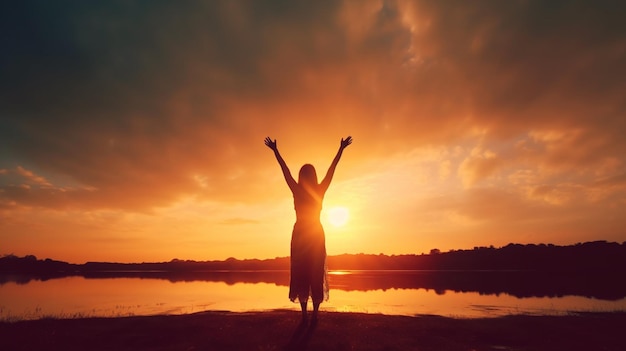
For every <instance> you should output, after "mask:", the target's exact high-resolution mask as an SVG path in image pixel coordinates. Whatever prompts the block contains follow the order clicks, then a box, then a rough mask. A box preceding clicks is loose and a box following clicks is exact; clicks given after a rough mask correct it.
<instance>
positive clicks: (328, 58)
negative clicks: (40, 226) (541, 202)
mask: <svg viewBox="0 0 626 351" xmlns="http://www.w3.org/2000/svg"><path fill="white" fill-rule="evenodd" d="M612 5H614V4H612ZM618 6H619V5H618ZM33 8H37V9H38V10H37V11H35V10H33ZM618 12H619V11H616V10H615V9H613V8H612V6H608V5H606V4H605V3H604V2H594V3H580V2H576V3H572V2H551V3H550V4H546V3H544V2H536V1H530V2H504V3H502V2H488V1H486V2H478V3H465V2H458V3H448V2H445V3H441V2H428V1H425V2H413V1H411V2H407V1H397V2H395V1H369V2H352V1H346V2H325V1H316V2H304V1H294V2H273V3H265V4H257V3H254V2H252V3H251V2H238V1H227V2H208V3H207V2H186V3H184V4H176V5H174V4H169V3H157V4H150V6H147V5H146V4H142V3H128V2H124V1H121V2H104V3H101V4H97V5H94V6H84V5H80V4H63V5H51V4H48V3H47V2H39V3H38V5H37V6H36V7H32V6H29V5H26V4H14V5H12V6H11V7H10V8H8V9H7V11H4V15H3V18H2V19H3V23H5V26H6V28H7V29H8V31H9V32H10V33H12V35H11V36H10V38H9V39H7V40H8V41H7V42H6V43H5V47H6V52H11V54H10V55H3V56H2V58H1V59H0V67H2V68H0V69H1V73H2V75H3V77H4V78H3V80H2V82H1V83H0V105H1V106H2V108H1V110H0V123H1V125H2V127H3V128H2V129H3V130H4V132H0V133H3V136H4V134H6V135H7V137H6V138H2V141H0V143H1V145H2V148H3V149H4V150H6V151H4V152H3V154H1V155H0V156H1V158H0V167H2V169H11V170H13V169H18V168H17V167H23V168H22V169H23V170H24V171H23V172H22V173H23V174H22V177H24V178H26V179H29V181H28V182H27V183H28V184H29V185H31V188H30V189H22V188H18V187H16V186H11V185H3V188H2V189H3V191H2V192H1V194H0V198H2V199H3V201H4V202H11V201H12V202H16V203H19V204H24V205H29V206H43V207H53V208H54V207H58V206H61V207H63V206H65V207H76V208H80V207H89V208H126V209H133V210H145V209H147V208H151V207H155V206H167V205H168V204H171V203H174V202H176V201H178V200H179V199H181V198H184V197H186V196H196V197H197V198H198V199H212V200H216V201H234V202H237V201H253V200H250V199H254V198H261V197H265V196H267V197H271V196H275V195H272V194H274V193H275V188H274V187H272V186H267V184H270V183H272V182H274V181H275V180H276V175H275V174H274V171H275V165H274V164H273V162H274V161H273V160H272V157H271V155H270V154H268V153H267V150H266V149H265V148H264V146H263V145H262V143H261V141H262V139H263V137H264V136H266V135H268V134H269V135H272V136H273V137H276V138H278V139H279V145H283V146H284V150H285V152H284V153H285V156H288V157H289V160H290V161H292V162H296V164H297V162H299V161H300V160H303V161H304V160H309V159H313V160H315V161H317V160H321V161H323V162H328V161H330V158H331V157H332V154H333V152H334V151H335V148H336V145H335V144H336V142H337V141H338V140H337V139H339V138H340V137H341V136H345V135H346V134H348V133H351V134H353V135H354V136H355V140H356V141H357V142H361V143H360V144H356V143H355V146H354V150H351V152H353V157H354V160H353V161H350V162H353V165H355V166H358V165H359V164H365V163H367V162H371V160H372V159H374V160H381V159H384V158H386V157H389V155H392V154H398V153H400V154H401V153H409V152H411V150H414V149H415V148H419V147H428V146H430V145H435V146H442V145H443V146H446V147H447V146H450V147H456V146H459V145H461V146H463V147H466V148H467V149H469V150H472V149H474V148H478V149H476V150H477V151H476V152H475V153H474V152H472V153H471V154H470V155H466V158H465V161H463V162H462V163H460V164H458V163H455V165H456V166H457V167H458V168H457V169H458V172H459V176H460V177H461V178H462V180H463V182H464V184H465V185H466V187H468V188H470V187H473V186H480V185H481V184H482V183H481V180H485V179H488V178H489V177H503V179H506V177H508V176H509V175H511V174H514V173H516V172H518V171H520V170H524V169H526V170H531V171H532V172H533V174H535V175H536V177H537V179H536V182H537V183H533V184H532V186H534V187H535V191H534V194H537V196H538V194H544V195H546V194H548V193H550V192H548V191H547V190H546V189H556V188H558V185H557V183H558V182H559V181H558V180H557V179H556V178H558V177H559V176H563V175H566V174H571V173H572V170H579V171H580V175H578V176H577V177H578V178H577V179H570V180H569V181H570V182H573V184H577V185H576V186H581V184H590V183H593V182H597V181H598V180H600V179H606V178H609V177H614V176H616V175H618V174H623V173H624V172H625V168H624V167H626V166H625V165H624V158H623V155H624V154H626V142H625V141H624V138H623V134H624V131H625V130H626V124H625V123H626V122H624V118H623V116H624V114H625V112H626V110H625V108H626V106H625V105H624V104H623V96H624V93H625V90H624V89H625V85H624V81H623V79H621V77H623V76H624V74H625V73H626V72H625V65H624V63H623V62H626V60H625V58H626V57H625V56H626V51H625V50H626V49H625V48H626V41H625V39H624V36H623V33H624V32H625V31H624V29H625V27H624V23H623V21H622V20H621V18H620V17H619V16H617V15H616V14H617V13H618ZM25 43H29V44H28V45H26V44H25ZM311 144H314V145H311ZM357 145H358V147H357ZM326 159H328V161H325V160H326ZM451 162H452V161H451ZM31 164H33V165H36V167H37V170H38V171H37V172H36V174H35V173H32V174H30V175H27V174H26V172H27V171H26V169H27V168H29V167H27V166H25V165H31ZM296 164H294V167H295V166H296ZM450 167H452V166H451V165H447V164H446V163H443V164H442V166H441V169H440V172H441V174H442V176H445V175H446V174H448V172H450ZM451 169H454V167H452V168H451ZM36 177H39V178H36ZM59 179H63V180H62V181H61V180H59ZM44 182H47V183H46V184H45V185H46V186H43V185H44ZM16 184H17V183H16ZM542 184H544V185H542ZM595 184H596V187H598V186H600V185H597V184H600V183H595ZM529 186H531V185H529ZM542 186H545V188H540V187H542ZM61 188H63V189H66V191H59V189H61ZM55 189H56V190H55ZM537 189H544V190H537ZM542 191H543V192H542ZM529 193H533V192H532V191H531V192H529ZM552 194H554V190H553V191H552Z"/></svg>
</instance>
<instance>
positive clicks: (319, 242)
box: [265, 136, 352, 323]
mask: <svg viewBox="0 0 626 351" xmlns="http://www.w3.org/2000/svg"><path fill="white" fill-rule="evenodd" d="M350 144H352V137H351V136H349V137H347V138H346V139H345V140H344V139H341V144H340V146H339V151H337V155H336V156H335V158H334V159H333V162H332V163H331V165H330V167H329V168H328V172H326V176H325V177H324V179H323V180H322V182H321V183H319V184H318V183H317V174H316V173H315V168H314V167H313V166H312V165H310V164H305V165H304V166H302V168H300V174H299V175H298V182H297V183H296V181H295V180H294V179H293V177H292V176H291V172H290V171H289V168H288V167H287V164H286V163H285V160H283V158H282V157H281V156H280V153H279V152H278V146H277V145H276V140H274V141H272V139H270V138H269V137H267V138H265V145H267V147H269V148H270V149H272V150H273V151H274V155H275V156H276V159H277V160H278V164H279V165H280V168H281V170H282V171H283V175H284V176H285V180H286V181H287V185H288V186H289V189H290V190H291V193H292V194H293V202H294V207H295V210H296V224H295V225H294V226H293V233H292V234H291V282H290V284H289V299H290V300H291V301H295V300H296V299H297V300H298V301H299V302H300V307H301V308H302V322H303V323H306V322H307V318H308V317H307V302H308V300H309V296H310V297H311V299H312V300H313V317H312V323H316V322H317V312H318V310H319V307H320V303H321V302H322V300H325V299H328V284H327V283H326V244H325V239H324V228H322V224H321V223H320V212H321V211H322V200H323V199H324V194H326V190H327V189H328V186H329V185H330V181H331V180H332V179H333V174H334V173H335V168H337V163H339V159H340V158H341V154H342V153H343V149H345V148H346V147H348V145H350Z"/></svg>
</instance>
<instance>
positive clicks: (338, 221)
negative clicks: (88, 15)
mask: <svg viewBox="0 0 626 351" xmlns="http://www.w3.org/2000/svg"><path fill="white" fill-rule="evenodd" d="M326 217H327V219H328V222H330V224H332V225H333V226H335V227H342V226H343V225H345V224H346V223H347V222H348V219H349V217H350V212H349V211H348V209H347V208H345V207H341V206H336V207H333V208H330V209H329V210H328V212H327V213H326Z"/></svg>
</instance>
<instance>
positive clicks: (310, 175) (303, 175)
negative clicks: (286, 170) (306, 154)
mask: <svg viewBox="0 0 626 351" xmlns="http://www.w3.org/2000/svg"><path fill="white" fill-rule="evenodd" d="M298 184H302V185H304V184H310V185H313V184H315V185H317V173H316V172H315V167H313V165H311V164H308V163H307V164H305V165H304V166H302V168H300V174H298Z"/></svg>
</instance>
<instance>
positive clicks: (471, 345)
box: [0, 310, 626, 351]
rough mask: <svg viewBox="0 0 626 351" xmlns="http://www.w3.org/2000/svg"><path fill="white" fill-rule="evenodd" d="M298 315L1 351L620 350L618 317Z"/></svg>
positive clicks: (34, 338) (50, 340)
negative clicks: (310, 321)
mask: <svg viewBox="0 0 626 351" xmlns="http://www.w3.org/2000/svg"><path fill="white" fill-rule="evenodd" d="M299 315H300V312H299V311H293V310H274V311H266V312H227V311H204V312H197V313H193V314H184V315H153V316H133V317H90V318H76V319H52V318H47V319H39V320H26V321H14V322H0V340H2V341H0V345H2V348H3V349H6V350H39V349H45V350H444V351H445V350H626V336H625V335H624V333H623V327H624V325H626V313H625V312H599V313H596V312H592V313H590V312H585V313H572V314H569V315H562V316H561V315H559V316H550V315H548V316H535V315H510V316H503V317H489V318H451V317H442V316H436V315H419V316H414V317H410V316H395V315H382V314H366V313H356V312H325V311H322V312H320V317H319V322H318V324H317V325H316V326H315V327H312V326H306V327H299V318H300V317H299Z"/></svg>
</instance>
